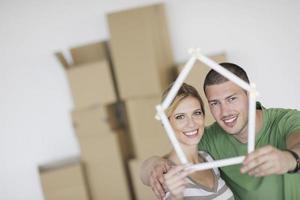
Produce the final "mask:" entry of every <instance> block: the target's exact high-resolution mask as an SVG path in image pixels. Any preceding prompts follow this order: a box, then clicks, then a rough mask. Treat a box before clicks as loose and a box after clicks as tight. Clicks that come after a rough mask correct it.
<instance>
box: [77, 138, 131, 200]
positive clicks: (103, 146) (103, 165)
mask: <svg viewBox="0 0 300 200" xmlns="http://www.w3.org/2000/svg"><path fill="white" fill-rule="evenodd" d="M79 143H80V148H81V159H82V161H83V162H84V164H85V170H86V174H87V181H88V185H89V188H90V192H91V197H92V199H93V200H102V199H128V200H129V199H130V192H129V187H128V181H129V180H127V176H126V173H125V169H124V163H123V160H122V156H121V154H120V149H119V147H118V143H117V138H116V135H113V134H112V135H109V136H92V137H86V138H81V139H80V140H79Z"/></svg>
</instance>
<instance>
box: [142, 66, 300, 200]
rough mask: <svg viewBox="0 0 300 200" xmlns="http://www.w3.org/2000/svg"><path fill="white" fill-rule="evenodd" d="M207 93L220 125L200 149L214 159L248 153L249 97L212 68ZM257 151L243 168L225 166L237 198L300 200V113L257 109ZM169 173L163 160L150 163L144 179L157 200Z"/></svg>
mask: <svg viewBox="0 0 300 200" xmlns="http://www.w3.org/2000/svg"><path fill="white" fill-rule="evenodd" d="M220 65H221V66H223V67H224V68H226V69H227V70H229V71H231V72H232V73H234V74H235V75H237V76H238V77H240V78H241V79H243V80H244V81H246V82H248V83H249V79H248V77H247V74H246V72H245V71H244V70H243V69H242V68H241V67H239V66H237V65H235V64H233V63H221V64H220ZM203 87H204V91H205V95H206V97H207V100H208V102H209V107H210V111H211V113H212V115H213V117H214V118H215V120H216V122H215V123H214V124H212V125H211V126H209V127H206V129H205V133H204V135H203V137H202V140H201V141H200V143H199V145H198V148H199V149H200V150H205V151H207V152H209V153H210V154H211V155H212V156H213V157H214V159H215V160H219V159H224V158H230V157H235V156H240V155H245V154H247V142H248V103H249V102H248V93H247V91H245V90H243V89H242V88H240V87H239V86H237V85H236V84H234V83H233V82H231V81H229V80H228V79H226V78H225V77H223V76H222V75H220V74H219V73H217V72H215V71H214V70H211V71H210V72H209V73H208V74H207V76H206V79H205V81H204V86H203ZM255 148H256V150H255V151H254V152H252V153H250V154H248V155H247V156H246V159H245V160H244V162H243V164H242V165H233V166H227V167H223V168H221V176H222V178H223V179H224V180H225V181H226V183H227V184H228V186H229V187H230V188H231V190H232V191H233V193H234V195H235V198H236V199H245V200H250V199H251V200H252V199H264V200H265V199H273V200H277V199H278V200H282V199H288V200H290V199H295V200H296V199H300V190H299V189H298V187H299V185H300V176H299V174H291V173H298V172H299V170H300V159H299V155H300V111H297V110H292V109H282V108H270V109H267V108H264V107H263V106H262V105H261V104H260V103H259V102H257V105H256V139H255ZM168 169H169V166H168V164H167V162H165V161H164V159H163V158H160V157H152V158H149V159H148V160H146V161H145V162H144V163H143V165H142V169H141V172H142V173H141V179H142V181H143V182H144V184H146V185H150V186H151V187H152V190H153V191H154V193H155V194H156V196H157V197H159V198H162V197H163V196H164V193H165V191H164V189H163V188H164V179H163V173H166V172H167V171H168Z"/></svg>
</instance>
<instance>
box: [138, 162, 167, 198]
mask: <svg viewBox="0 0 300 200" xmlns="http://www.w3.org/2000/svg"><path fill="white" fill-rule="evenodd" d="M170 168H171V163H170V161H169V160H167V159H164V158H161V157H159V156H152V157H151V158H148V159H147V160H145V161H144V162H143V164H142V166H141V169H140V177H141V180H142V182H143V183H144V184H145V185H147V186H150V187H151V189H152V191H153V192H154V194H155V196H156V197H157V198H158V199H163V197H164V196H165V193H166V186H165V184H164V183H165V179H164V174H165V173H167V172H168V170H169V169H170Z"/></svg>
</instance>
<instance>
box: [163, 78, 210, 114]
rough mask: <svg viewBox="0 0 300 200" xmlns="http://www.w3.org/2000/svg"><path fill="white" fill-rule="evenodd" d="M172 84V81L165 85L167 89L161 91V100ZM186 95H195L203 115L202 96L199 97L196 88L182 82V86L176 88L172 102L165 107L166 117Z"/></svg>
mask: <svg viewBox="0 0 300 200" xmlns="http://www.w3.org/2000/svg"><path fill="white" fill-rule="evenodd" d="M172 86H173V83H172V84H170V85H169V86H168V87H167V89H166V90H165V91H164V92H163V95H162V101H163V100H164V99H165V98H166V96H167V95H168V93H169V91H170V90H171V88H172ZM186 97H195V98H196V99H197V100H198V101H199V103H200V106H201V110H202V112H203V115H205V110H204V104H203V101H202V98H201V97H200V95H199V93H198V91H197V90H196V88H194V87H193V86H191V85H189V84H187V83H183V84H182V86H181V87H180V89H179V90H178V92H177V94H176V96H175V98H174V99H173V101H172V103H171V104H170V106H169V107H168V108H167V109H166V114H167V116H168V117H170V116H171V114H172V112H173V111H174V110H175V109H176V107H177V106H178V104H179V102H181V101H182V100H183V99H185V98H186Z"/></svg>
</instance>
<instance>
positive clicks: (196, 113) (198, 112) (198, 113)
mask: <svg viewBox="0 0 300 200" xmlns="http://www.w3.org/2000/svg"><path fill="white" fill-rule="evenodd" d="M194 114H195V115H202V111H200V110H199V111H196V112H195V113H194Z"/></svg>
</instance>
